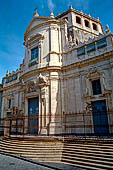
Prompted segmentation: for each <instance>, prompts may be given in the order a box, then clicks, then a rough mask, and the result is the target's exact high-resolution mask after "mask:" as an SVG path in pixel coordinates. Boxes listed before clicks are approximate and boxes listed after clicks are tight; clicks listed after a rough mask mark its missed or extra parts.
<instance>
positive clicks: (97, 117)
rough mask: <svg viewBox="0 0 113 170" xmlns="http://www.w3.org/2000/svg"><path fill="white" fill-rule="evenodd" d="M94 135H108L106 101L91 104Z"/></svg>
mask: <svg viewBox="0 0 113 170" xmlns="http://www.w3.org/2000/svg"><path fill="white" fill-rule="evenodd" d="M92 112H93V124H94V133H95V134H97V135H98V134H101V135H105V134H106V135H107V134H109V124H108V116H107V108H106V101H105V100H101V101H95V102H92Z"/></svg>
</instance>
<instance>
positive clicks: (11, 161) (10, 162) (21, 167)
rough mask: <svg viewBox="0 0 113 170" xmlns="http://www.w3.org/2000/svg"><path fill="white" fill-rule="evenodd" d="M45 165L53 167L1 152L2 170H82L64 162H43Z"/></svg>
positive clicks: (0, 168) (0, 165)
mask: <svg viewBox="0 0 113 170" xmlns="http://www.w3.org/2000/svg"><path fill="white" fill-rule="evenodd" d="M42 164H43V165H49V166H51V167H52V168H48V167H45V166H41V165H38V161H37V164H34V163H31V162H29V161H27V160H26V161H25V160H22V159H18V158H17V157H16V158H15V157H12V156H10V155H7V154H6V155H3V154H1V153H0V170H53V169H56V170H81V169H80V168H76V167H74V166H70V165H67V164H63V163H42Z"/></svg>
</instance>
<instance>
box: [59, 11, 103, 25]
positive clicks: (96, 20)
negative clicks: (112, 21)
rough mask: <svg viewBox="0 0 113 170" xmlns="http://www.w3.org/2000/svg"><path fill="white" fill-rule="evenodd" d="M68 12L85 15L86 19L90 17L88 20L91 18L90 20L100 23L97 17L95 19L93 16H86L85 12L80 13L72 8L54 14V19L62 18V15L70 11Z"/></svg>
mask: <svg viewBox="0 0 113 170" xmlns="http://www.w3.org/2000/svg"><path fill="white" fill-rule="evenodd" d="M70 12H74V13H75V14H78V15H80V16H83V17H85V18H87V19H90V20H92V21H94V22H97V23H100V24H101V22H100V21H99V20H98V19H95V18H93V17H91V16H88V15H87V14H84V13H81V12H79V11H76V10H74V9H69V10H67V11H65V12H63V13H62V14H60V15H58V16H56V19H59V18H62V17H63V16H65V15H67V14H68V13H70Z"/></svg>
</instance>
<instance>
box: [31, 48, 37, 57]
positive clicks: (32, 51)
mask: <svg viewBox="0 0 113 170" xmlns="http://www.w3.org/2000/svg"><path fill="white" fill-rule="evenodd" d="M35 58H38V47H36V48H34V49H32V50H31V60H34V59H35Z"/></svg>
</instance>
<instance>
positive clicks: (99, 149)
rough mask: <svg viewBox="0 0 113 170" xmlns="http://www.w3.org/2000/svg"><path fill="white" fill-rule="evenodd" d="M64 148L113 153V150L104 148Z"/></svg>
mask: <svg viewBox="0 0 113 170" xmlns="http://www.w3.org/2000/svg"><path fill="white" fill-rule="evenodd" d="M64 148H65V149H67V148H71V149H85V150H87V149H88V150H95V151H105V152H113V149H102V148H94V147H93V148H90V147H84V146H74V147H70V146H68V145H67V146H65V145H64Z"/></svg>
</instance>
